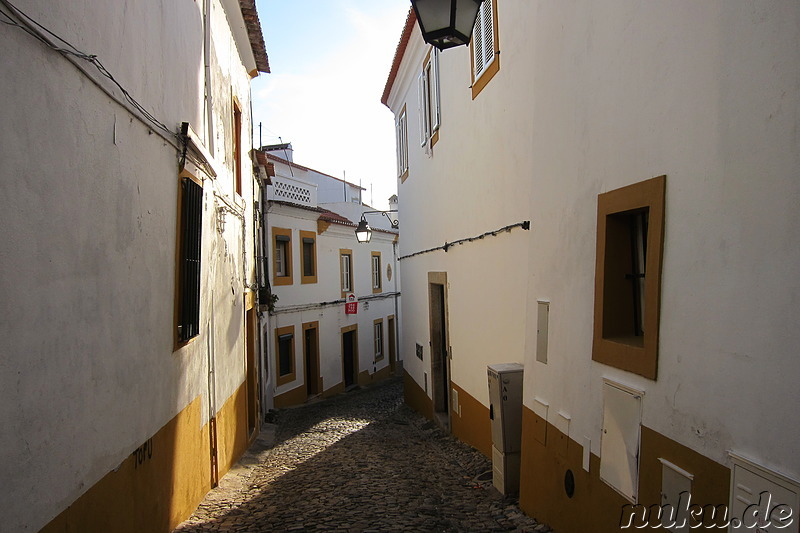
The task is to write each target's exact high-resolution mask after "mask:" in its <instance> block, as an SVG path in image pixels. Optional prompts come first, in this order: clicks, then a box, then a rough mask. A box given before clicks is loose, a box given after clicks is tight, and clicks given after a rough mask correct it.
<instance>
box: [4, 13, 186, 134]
mask: <svg viewBox="0 0 800 533" xmlns="http://www.w3.org/2000/svg"><path fill="white" fill-rule="evenodd" d="M0 4H1V5H3V6H5V8H6V9H7V10H8V11H9V12H10V13H9V12H6V11H3V10H2V9H0V15H2V16H3V17H5V19H6V20H0V22H2V23H3V24H6V25H9V26H14V27H16V28H19V29H21V30H22V31H24V32H25V33H27V34H28V35H30V36H32V37H33V38H35V39H36V40H38V41H39V42H41V43H42V44H44V45H45V46H47V47H48V48H50V49H52V50H55V51H56V52H58V53H60V54H62V55H64V56H65V57H68V58H69V57H73V58H76V59H80V60H83V61H86V62H88V63H90V64H92V65H94V67H95V68H96V69H97V71H98V72H100V74H101V75H103V76H104V77H105V78H108V79H109V80H110V81H111V82H112V83H113V84H114V85H115V86H116V87H117V88H118V89H119V90H120V91H121V92H122V95H123V97H124V98H125V101H126V102H127V103H128V104H129V105H131V106H132V107H133V108H134V109H135V110H136V111H138V112H139V113H140V114H141V116H142V118H144V119H145V120H146V121H147V122H149V123H150V124H151V125H152V126H154V127H155V128H157V129H160V130H162V131H163V132H164V133H165V134H167V135H168V136H169V138H170V140H175V141H178V142H179V143H180V142H182V140H181V139H180V137H179V135H178V134H177V133H175V132H173V131H172V130H171V129H170V128H168V127H167V126H166V125H165V124H164V123H163V122H161V121H160V120H158V118H156V117H155V115H153V114H152V113H150V111H148V110H147V109H146V108H145V107H144V106H143V105H142V104H140V103H139V102H138V101H137V100H136V99H135V98H134V97H133V96H131V94H130V93H129V92H128V90H127V89H125V87H123V86H122V84H121V83H120V82H119V81H117V79H116V78H114V76H113V74H111V72H110V71H109V70H108V69H107V68H106V67H105V65H103V63H102V62H101V61H100V59H98V57H97V55H95V54H87V53H85V52H82V51H81V50H79V49H78V48H77V47H75V46H74V45H73V44H71V43H70V42H69V41H67V40H66V39H64V38H63V37H60V36H59V35H57V34H55V33H53V32H52V31H50V30H49V29H48V28H46V27H45V26H43V25H41V24H39V23H38V22H37V21H36V20H34V19H33V18H32V17H30V16H28V15H27V14H26V13H24V12H23V11H22V10H20V9H19V8H18V7H16V6H15V5H14V4H12V3H11V2H10V1H9V0H0ZM15 19H16V20H15ZM51 38H52V39H55V40H56V41H58V42H60V43H62V44H63V45H62V46H60V45H58V44H56V43H55V42H53V40H51ZM81 70H83V69H81ZM84 73H86V72H85V71H84ZM87 75H88V74H87ZM93 81H95V83H97V81H96V80H93ZM98 85H99V84H98ZM101 88H102V89H103V90H104V91H107V89H106V88H104V87H102V86H101ZM110 96H112V97H114V95H110ZM176 148H177V146H176Z"/></svg>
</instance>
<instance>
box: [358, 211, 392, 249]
mask: <svg viewBox="0 0 800 533" xmlns="http://www.w3.org/2000/svg"><path fill="white" fill-rule="evenodd" d="M373 213H380V214H381V215H383V216H385V217H386V218H388V219H389V222H391V224H392V229H397V228H399V227H400V224H398V222H397V219H394V220H393V219H392V217H390V216H389V213H397V209H389V210H388V211H364V212H363V213H361V220H360V221H359V223H358V227H357V228H356V240H357V241H358V242H360V243H365V242H369V241H370V240H371V239H372V228H370V227H369V224H367V217H366V216H365V215H371V214H373Z"/></svg>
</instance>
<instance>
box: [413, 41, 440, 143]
mask: <svg viewBox="0 0 800 533" xmlns="http://www.w3.org/2000/svg"><path fill="white" fill-rule="evenodd" d="M418 89H419V138H420V142H419V144H420V146H427V147H428V148H433V145H434V144H436V142H437V141H438V140H439V125H440V124H441V121H442V112H441V106H440V104H439V50H438V49H437V48H431V49H430V50H428V54H427V55H426V56H425V61H423V63H422V72H420V75H419V79H418Z"/></svg>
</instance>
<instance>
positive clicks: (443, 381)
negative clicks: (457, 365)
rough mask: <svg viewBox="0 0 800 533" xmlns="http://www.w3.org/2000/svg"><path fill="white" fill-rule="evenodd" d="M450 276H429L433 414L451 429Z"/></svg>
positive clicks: (444, 273) (432, 274)
mask: <svg viewBox="0 0 800 533" xmlns="http://www.w3.org/2000/svg"><path fill="white" fill-rule="evenodd" d="M446 288H447V273H446V272H429V273H428V294H429V298H430V304H429V305H430V307H429V312H430V332H431V374H432V375H431V385H432V388H433V412H434V414H435V415H436V419H437V421H438V422H439V425H441V426H443V427H445V428H446V429H449V427H450V416H449V415H450V410H449V405H448V404H449V401H448V400H449V395H450V368H449V364H450V361H449V358H448V346H449V344H448V336H447V330H448V328H447V290H446Z"/></svg>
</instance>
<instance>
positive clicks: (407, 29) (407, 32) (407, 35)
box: [381, 7, 417, 107]
mask: <svg viewBox="0 0 800 533" xmlns="http://www.w3.org/2000/svg"><path fill="white" fill-rule="evenodd" d="M416 22H417V13H416V11H414V8H413V7H412V8H409V10H408V16H407V17H406V25H405V26H404V27H403V33H402V34H401V35H400V42H399V43H397V49H396V50H395V52H394V59H393V60H392V68H391V69H390V70H389V77H388V79H387V80H386V85H385V86H384V88H383V95H382V96H381V103H382V104H383V105H385V106H386V107H389V94H390V93H391V92H392V87H393V86H394V82H395V79H396V78H397V73H398V71H399V70H400V63H402V62H403V56H404V55H405V53H406V48H408V41H409V39H411V32H412V31H413V30H414V25H415V24H416Z"/></svg>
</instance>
